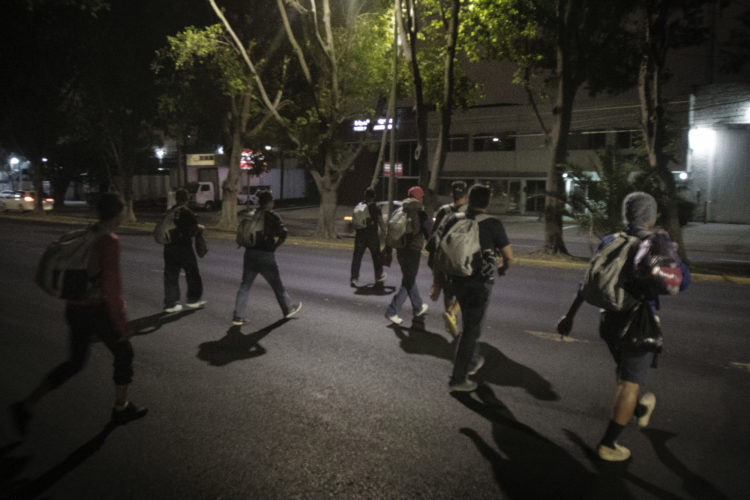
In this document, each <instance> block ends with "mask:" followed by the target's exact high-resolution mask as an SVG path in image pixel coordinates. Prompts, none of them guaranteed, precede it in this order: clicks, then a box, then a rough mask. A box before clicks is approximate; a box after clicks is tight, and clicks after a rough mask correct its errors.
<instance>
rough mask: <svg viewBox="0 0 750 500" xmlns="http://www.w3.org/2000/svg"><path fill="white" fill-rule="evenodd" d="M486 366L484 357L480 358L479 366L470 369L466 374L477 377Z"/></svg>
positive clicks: (478, 360)
mask: <svg viewBox="0 0 750 500" xmlns="http://www.w3.org/2000/svg"><path fill="white" fill-rule="evenodd" d="M483 366H484V356H479V359H477V364H476V365H474V366H473V367H472V368H470V369H469V371H468V372H466V373H467V374H469V375H476V374H477V372H478V371H479V370H480V369H481V368H482V367H483Z"/></svg>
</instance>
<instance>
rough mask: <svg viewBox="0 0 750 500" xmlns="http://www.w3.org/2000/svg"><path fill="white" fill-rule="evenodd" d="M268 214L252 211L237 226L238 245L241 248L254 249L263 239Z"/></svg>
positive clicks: (258, 210)
mask: <svg viewBox="0 0 750 500" xmlns="http://www.w3.org/2000/svg"><path fill="white" fill-rule="evenodd" d="M265 215H266V212H265V211H264V210H261V209H257V210H253V211H251V212H250V213H249V214H248V215H247V216H245V217H243V218H242V220H241V221H240V224H239V225H238V226H237V237H236V239H235V240H236V241H237V244H238V245H239V246H241V247H247V248H253V247H255V246H256V245H257V244H258V242H259V241H260V240H261V238H262V237H263V229H264V227H265V222H266V217H265Z"/></svg>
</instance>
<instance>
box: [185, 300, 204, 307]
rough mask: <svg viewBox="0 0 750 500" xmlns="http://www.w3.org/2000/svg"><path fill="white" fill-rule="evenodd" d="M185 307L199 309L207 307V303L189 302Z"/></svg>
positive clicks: (200, 301) (202, 301) (201, 301)
mask: <svg viewBox="0 0 750 500" xmlns="http://www.w3.org/2000/svg"><path fill="white" fill-rule="evenodd" d="M185 305H186V306H188V307H189V308H190V309H198V308H199V307H203V306H205V305H206V301H205V300H199V301H197V302H188V303H187V304H185Z"/></svg>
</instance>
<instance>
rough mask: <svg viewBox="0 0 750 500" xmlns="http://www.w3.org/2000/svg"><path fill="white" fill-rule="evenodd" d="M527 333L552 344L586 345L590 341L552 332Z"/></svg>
mask: <svg viewBox="0 0 750 500" xmlns="http://www.w3.org/2000/svg"><path fill="white" fill-rule="evenodd" d="M525 332H526V333H528V334H529V335H533V336H534V337H538V338H540V339H542V340H551V341H552V342H582V343H584V344H588V342H589V341H588V340H586V339H577V338H575V337H571V336H569V335H568V336H566V337H563V336H562V335H560V334H559V333H552V332H539V331H536V330H525Z"/></svg>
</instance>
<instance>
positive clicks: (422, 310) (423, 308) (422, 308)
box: [414, 302, 430, 318]
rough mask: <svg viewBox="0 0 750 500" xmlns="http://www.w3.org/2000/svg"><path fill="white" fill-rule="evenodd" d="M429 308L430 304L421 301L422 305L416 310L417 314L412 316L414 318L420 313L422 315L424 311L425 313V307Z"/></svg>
mask: <svg viewBox="0 0 750 500" xmlns="http://www.w3.org/2000/svg"><path fill="white" fill-rule="evenodd" d="M429 308H430V306H428V305H427V302H423V303H422V307H421V308H420V309H419V311H418V312H417V314H415V315H414V317H415V318H418V317H420V316H421V315H423V314H424V313H426V312H427V309H429Z"/></svg>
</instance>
